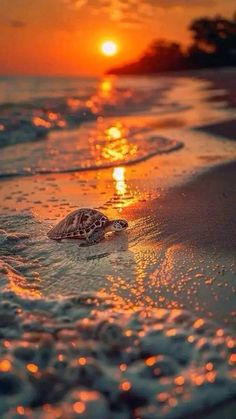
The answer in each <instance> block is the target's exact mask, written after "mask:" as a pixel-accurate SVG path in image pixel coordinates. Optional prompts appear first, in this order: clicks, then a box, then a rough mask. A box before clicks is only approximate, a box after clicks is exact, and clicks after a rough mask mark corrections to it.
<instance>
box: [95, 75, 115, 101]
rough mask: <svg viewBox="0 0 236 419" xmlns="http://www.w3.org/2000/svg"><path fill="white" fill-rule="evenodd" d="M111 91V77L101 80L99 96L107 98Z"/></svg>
mask: <svg viewBox="0 0 236 419" xmlns="http://www.w3.org/2000/svg"><path fill="white" fill-rule="evenodd" d="M112 92H113V82H112V79H111V78H109V79H104V80H102V81H101V83H100V85H99V89H98V93H99V96H101V97H102V98H104V99H109V98H110V97H111V94H112Z"/></svg>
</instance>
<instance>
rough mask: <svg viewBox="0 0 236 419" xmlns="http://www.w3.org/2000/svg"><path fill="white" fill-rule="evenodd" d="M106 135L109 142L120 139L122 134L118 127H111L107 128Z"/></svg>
mask: <svg viewBox="0 0 236 419" xmlns="http://www.w3.org/2000/svg"><path fill="white" fill-rule="evenodd" d="M106 135H107V136H108V137H109V139H111V140H119V139H120V138H122V136H123V133H122V130H121V128H120V127H119V126H113V127H109V128H107V130H106Z"/></svg>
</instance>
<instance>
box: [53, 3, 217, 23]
mask: <svg viewBox="0 0 236 419" xmlns="http://www.w3.org/2000/svg"><path fill="white" fill-rule="evenodd" d="M61 1H63V2H64V3H65V2H66V3H67V4H69V5H70V7H73V8H75V9H80V8H82V7H83V6H87V7H89V8H90V11H91V13H92V14H96V15H99V14H100V13H105V14H107V15H108V16H109V18H110V20H111V21H114V22H117V23H122V24H123V25H125V26H130V27H131V26H137V25H139V23H143V22H144V21H145V20H149V19H150V18H152V17H153V14H154V13H155V12H156V11H165V10H171V9H175V8H178V9H180V8H183V9H185V8H188V9H191V8H194V7H201V6H204V7H206V6H214V5H215V4H216V3H217V2H219V1H221V0H61Z"/></svg>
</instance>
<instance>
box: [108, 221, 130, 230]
mask: <svg viewBox="0 0 236 419" xmlns="http://www.w3.org/2000/svg"><path fill="white" fill-rule="evenodd" d="M127 227H128V222H127V221H126V220H112V221H110V223H109V230H110V231H123V230H126V228H127Z"/></svg>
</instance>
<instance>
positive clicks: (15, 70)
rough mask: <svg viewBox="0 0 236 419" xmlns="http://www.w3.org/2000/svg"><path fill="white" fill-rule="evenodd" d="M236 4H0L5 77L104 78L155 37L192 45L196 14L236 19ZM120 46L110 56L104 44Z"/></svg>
mask: <svg viewBox="0 0 236 419" xmlns="http://www.w3.org/2000/svg"><path fill="white" fill-rule="evenodd" d="M235 9H236V7H235V0H0V26H1V32H0V74H42V75H47V74H48V75H51V74H58V75H67V74H68V75H70V74H73V75H77V74H91V75H92V74H95V75H96V74H101V73H102V72H104V71H105V70H106V69H107V68H109V67H111V66H114V65H117V64H121V63H123V62H127V61H129V60H132V59H133V58H136V57H137V56H138V55H140V54H141V53H142V51H143V50H144V49H145V47H146V46H147V44H148V43H149V42H150V41H151V40H152V39H154V38H159V37H161V38H167V39H173V40H177V41H181V42H184V43H186V42H187V41H188V39H189V38H188V36H189V35H188V31H187V26H188V24H189V22H190V21H191V20H192V19H193V18H194V17H196V16H206V15H207V16H210V15H215V14H223V15H225V16H232V14H233V12H234V11H235ZM105 39H112V40H114V41H117V43H118V44H119V53H118V54H117V56H116V57H112V58H111V57H104V56H102V54H101V52H100V49H99V47H100V44H101V42H102V41H103V40H105Z"/></svg>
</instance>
